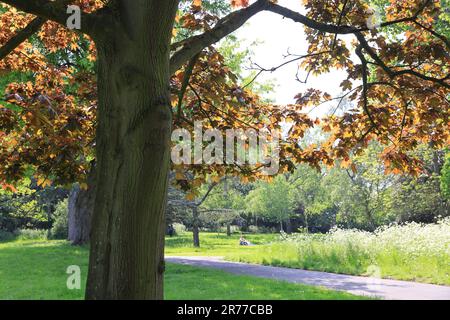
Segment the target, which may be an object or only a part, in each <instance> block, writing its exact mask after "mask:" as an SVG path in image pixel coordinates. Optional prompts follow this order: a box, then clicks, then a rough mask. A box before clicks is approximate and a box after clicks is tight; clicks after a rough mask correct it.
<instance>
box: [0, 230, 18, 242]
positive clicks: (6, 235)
mask: <svg viewBox="0 0 450 320" xmlns="http://www.w3.org/2000/svg"><path fill="white" fill-rule="evenodd" d="M15 237H16V235H15V234H14V233H12V232H9V231H7V230H3V229H0V242H2V241H10V240H13V239H14V238H15Z"/></svg>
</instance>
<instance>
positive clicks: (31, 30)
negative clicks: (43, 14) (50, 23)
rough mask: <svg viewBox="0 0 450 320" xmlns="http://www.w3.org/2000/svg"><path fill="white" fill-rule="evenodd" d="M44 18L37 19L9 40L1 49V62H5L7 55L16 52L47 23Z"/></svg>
mask: <svg viewBox="0 0 450 320" xmlns="http://www.w3.org/2000/svg"><path fill="white" fill-rule="evenodd" d="M46 21H47V20H45V19H44V18H39V17H38V18H35V19H34V20H33V21H31V22H30V23H29V24H28V25H27V26H26V27H25V28H24V29H22V30H20V31H19V32H18V33H17V34H16V35H15V36H14V37H12V38H11V39H9V40H8V42H6V43H5V44H4V45H3V46H2V47H0V60H3V59H4V58H5V57H6V56H7V55H9V54H10V53H11V52H13V51H14V49H16V48H17V47H18V46H20V44H22V43H23V42H24V41H26V40H27V39H28V38H30V37H31V36H32V35H33V34H35V33H36V32H37V31H39V29H40V28H41V27H42V25H43V24H44V23H45V22H46Z"/></svg>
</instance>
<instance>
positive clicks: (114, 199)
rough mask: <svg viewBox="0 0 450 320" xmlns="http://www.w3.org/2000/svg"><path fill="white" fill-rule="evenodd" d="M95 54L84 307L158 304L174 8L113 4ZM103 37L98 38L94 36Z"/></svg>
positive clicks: (173, 3) (170, 1) (170, 3)
mask: <svg viewBox="0 0 450 320" xmlns="http://www.w3.org/2000/svg"><path fill="white" fill-rule="evenodd" d="M117 3H118V4H119V7H118V8H116V10H117V15H120V17H116V19H115V20H114V21H105V25H104V26H102V28H100V31H99V34H98V35H94V40H95V42H96V45H97V51H98V97H99V106H98V115H97V117H98V128H97V195H96V200H95V209H94V216H93V220H92V232H91V247H90V248H91V249H90V260H89V274H88V282H87V288H86V298H88V299H162V298H163V272H164V210H165V204H166V192H167V182H168V168H169V157H170V135H171V125H172V115H171V106H170V92H169V77H170V74H169V54H170V49H169V46H170V38H171V32H172V28H173V21H174V18H175V13H176V8H177V4H178V1H177V0H165V1H160V0H146V1H144V0H134V1H120V2H117ZM100 32H101V33H100Z"/></svg>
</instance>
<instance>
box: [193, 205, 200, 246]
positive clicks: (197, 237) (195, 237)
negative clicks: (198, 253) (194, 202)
mask: <svg viewBox="0 0 450 320" xmlns="http://www.w3.org/2000/svg"><path fill="white" fill-rule="evenodd" d="M192 218H193V219H192V238H193V241H194V247H197V248H198V247H200V230H199V229H200V228H199V219H198V210H197V207H194V208H193V209H192Z"/></svg>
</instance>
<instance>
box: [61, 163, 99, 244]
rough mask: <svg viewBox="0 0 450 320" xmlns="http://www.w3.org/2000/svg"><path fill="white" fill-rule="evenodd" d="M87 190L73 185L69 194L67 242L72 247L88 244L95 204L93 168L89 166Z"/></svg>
mask: <svg viewBox="0 0 450 320" xmlns="http://www.w3.org/2000/svg"><path fill="white" fill-rule="evenodd" d="M87 184H88V189H86V190H85V189H82V188H81V187H80V185H79V184H75V185H74V186H73V187H72V190H71V191H70V194H69V204H68V211H69V212H68V227H69V234H68V240H69V241H70V242H71V243H72V244H73V245H83V244H88V243H89V239H90V232H91V220H92V213H93V212H94V204H95V186H96V183H95V167H94V164H92V166H91V172H90V173H89V177H88V181H87Z"/></svg>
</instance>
